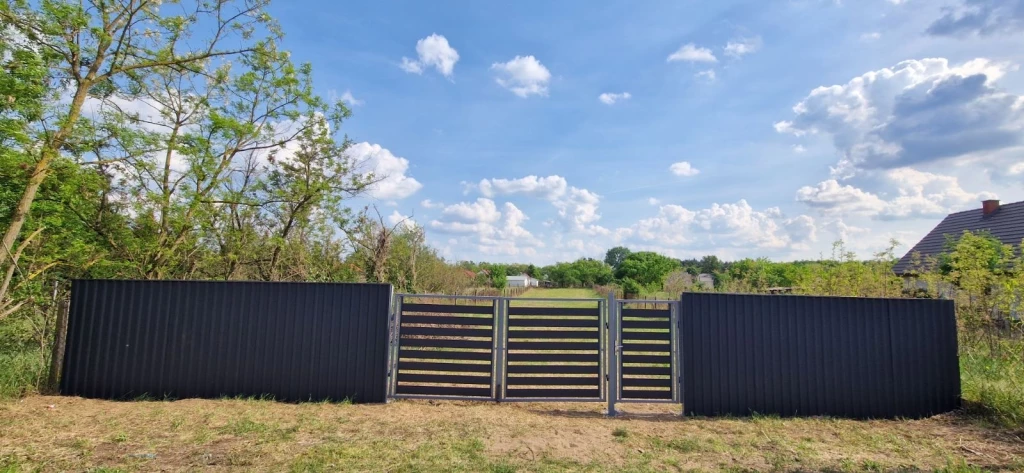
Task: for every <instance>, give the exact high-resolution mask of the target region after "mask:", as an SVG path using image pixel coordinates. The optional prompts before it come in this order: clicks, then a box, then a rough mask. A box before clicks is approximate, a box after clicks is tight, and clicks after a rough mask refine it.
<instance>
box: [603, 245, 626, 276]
mask: <svg viewBox="0 0 1024 473" xmlns="http://www.w3.org/2000/svg"><path fill="white" fill-rule="evenodd" d="M630 253H631V251H630V250H629V248H626V247H624V246H616V247H615V248H612V249H610V250H608V252H607V253H605V255H604V263H605V264H607V265H608V266H611V267H612V269H613V270H618V269H619V266H620V265H622V261H623V260H625V259H626V257H627V256H629V254H630Z"/></svg>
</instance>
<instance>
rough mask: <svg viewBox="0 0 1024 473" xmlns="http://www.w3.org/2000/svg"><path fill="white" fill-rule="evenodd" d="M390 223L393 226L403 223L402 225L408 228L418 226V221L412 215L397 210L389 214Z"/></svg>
mask: <svg viewBox="0 0 1024 473" xmlns="http://www.w3.org/2000/svg"><path fill="white" fill-rule="evenodd" d="M388 224H390V225H391V226H395V225H401V227H402V228H404V229H406V230H410V229H413V228H416V221H415V220H413V219H412V217H410V216H408V215H402V214H401V213H399V212H398V211H397V210H395V211H393V212H391V215H388Z"/></svg>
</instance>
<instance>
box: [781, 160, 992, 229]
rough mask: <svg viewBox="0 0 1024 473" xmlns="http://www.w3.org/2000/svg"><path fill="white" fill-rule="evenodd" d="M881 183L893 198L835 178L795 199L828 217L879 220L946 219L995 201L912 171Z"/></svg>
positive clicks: (891, 173)
mask: <svg viewBox="0 0 1024 473" xmlns="http://www.w3.org/2000/svg"><path fill="white" fill-rule="evenodd" d="M878 180H879V184H880V185H882V186H886V187H888V188H890V189H892V190H893V191H894V194H895V195H894V196H893V197H892V198H890V199H883V198H882V197H880V196H878V195H876V194H873V193H871V192H867V191H864V190H862V189H859V188H857V187H854V186H852V185H849V184H846V185H844V184H840V183H839V182H838V181H836V180H835V179H829V180H827V181H824V182H821V183H819V184H818V185H817V186H813V187H812V186H804V187H801V188H800V189H799V190H797V198H796V200H797V201H799V202H803V203H805V204H807V205H809V206H811V207H813V208H816V209H818V210H819V211H821V213H822V214H823V215H826V216H851V215H864V216H869V217H872V218H874V219H877V220H903V219H912V218H935V217H943V216H945V215H947V214H949V213H952V212H955V211H959V210H963V208H964V207H965V206H967V205H973V204H974V203H976V202H978V201H981V200H985V199H989V198H993V197H994V196H993V194H991V193H988V192H980V193H972V192H968V191H966V190H964V189H963V188H962V187H961V186H960V182H959V180H958V179H957V178H956V177H954V176H944V175H939V174H934V173H930V172H924V171H919V170H916V169H912V168H899V169H892V170H888V171H886V172H884V174H882V175H881V176H879V178H878Z"/></svg>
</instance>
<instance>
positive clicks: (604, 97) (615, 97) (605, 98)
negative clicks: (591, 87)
mask: <svg viewBox="0 0 1024 473" xmlns="http://www.w3.org/2000/svg"><path fill="white" fill-rule="evenodd" d="M632 97H633V96H632V95H631V94H630V93H629V92H623V93H621V94H613V93H608V92H605V93H603V94H601V95H599V96H598V97H597V99H598V100H600V101H601V102H603V103H604V104H605V105H613V104H614V103H615V102H618V101H619V100H629V99H630V98H632Z"/></svg>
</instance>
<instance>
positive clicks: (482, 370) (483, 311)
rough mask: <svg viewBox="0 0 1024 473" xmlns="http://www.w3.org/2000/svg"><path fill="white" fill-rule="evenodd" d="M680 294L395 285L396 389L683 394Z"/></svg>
mask: <svg viewBox="0 0 1024 473" xmlns="http://www.w3.org/2000/svg"><path fill="white" fill-rule="evenodd" d="M677 316H678V301H647V300H622V301H619V300H616V299H615V298H614V297H609V299H607V300H606V299H531V298H507V297H480V296H439V295H412V294H399V295H398V296H397V297H396V299H395V307H394V310H393V317H392V332H391V357H390V358H391V359H390V370H389V375H390V377H389V386H388V393H389V396H390V397H392V398H407V399H409V398H411V399H462V400H492V401H508V402H513V401H573V402H607V403H608V408H609V412H610V413H614V412H615V407H614V406H615V403H618V402H679V399H680V394H679V393H680V391H679V387H680V383H679V376H678V366H677V360H678V356H677V354H678V350H677V347H678V339H679V337H678V334H677V328H676V327H677V326H678V324H677V323H676V320H677Z"/></svg>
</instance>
